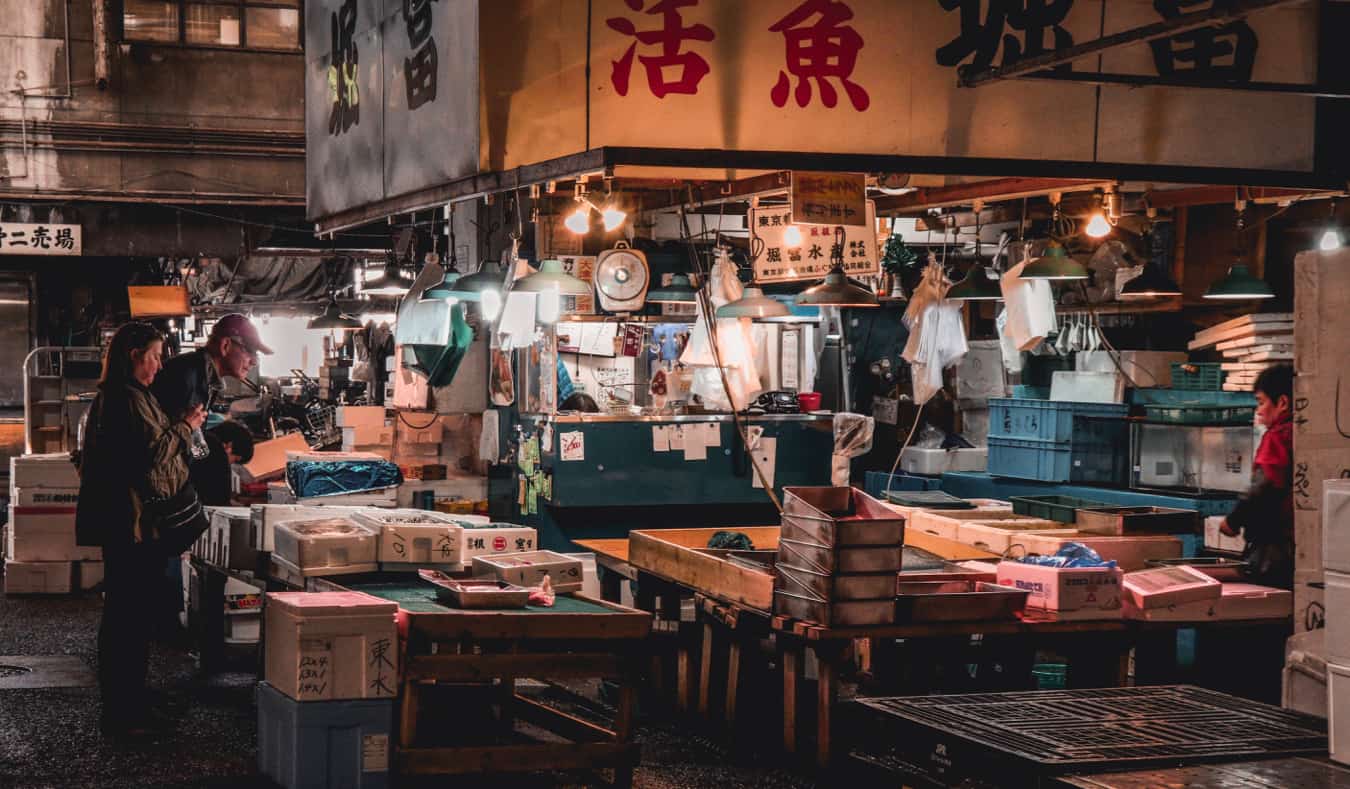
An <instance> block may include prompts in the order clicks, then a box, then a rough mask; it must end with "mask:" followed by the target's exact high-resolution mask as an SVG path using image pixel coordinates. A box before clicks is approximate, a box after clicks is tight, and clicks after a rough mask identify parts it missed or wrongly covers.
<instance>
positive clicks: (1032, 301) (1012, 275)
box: [1000, 256, 1056, 351]
mask: <svg viewBox="0 0 1350 789" xmlns="http://www.w3.org/2000/svg"><path fill="white" fill-rule="evenodd" d="M1024 257H1025V256H1024ZM1026 265H1027V263H1026V260H1025V259H1024V260H1023V261H1022V262H1021V263H1018V264H1017V265H1015V266H1013V267H1012V268H1010V269H1008V272H1007V273H1006V274H1004V275H1003V278H1002V280H1001V281H1000V284H1001V287H1002V290H1003V303H1004V305H1005V306H1006V308H1007V313H1008V318H1007V321H1006V324H1005V326H1004V332H1006V334H1007V335H1008V336H1009V337H1010V338H1011V339H1012V343H1013V345H1015V346H1016V347H1017V349H1018V350H1019V351H1029V350H1031V349H1032V348H1035V347H1036V346H1037V345H1040V344H1041V342H1042V341H1043V340H1045V338H1046V337H1047V336H1049V335H1050V334H1053V333H1054V331H1055V325H1056V324H1055V294H1054V291H1052V290H1051V289H1050V283H1049V282H1047V281H1045V280H1039V279H1022V269H1024V268H1026Z"/></svg>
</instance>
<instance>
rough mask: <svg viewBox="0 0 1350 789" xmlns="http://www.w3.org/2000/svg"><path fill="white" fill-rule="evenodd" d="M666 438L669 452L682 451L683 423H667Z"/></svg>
mask: <svg viewBox="0 0 1350 789" xmlns="http://www.w3.org/2000/svg"><path fill="white" fill-rule="evenodd" d="M666 440H667V441H668V442H670V451H671V452H683V451H684V425H667V426H666Z"/></svg>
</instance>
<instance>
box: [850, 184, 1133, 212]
mask: <svg viewBox="0 0 1350 789" xmlns="http://www.w3.org/2000/svg"><path fill="white" fill-rule="evenodd" d="M1110 183H1112V182H1111V181H1089V180H1083V179H1077V178H993V179H990V180H987V181H974V182H972V183H965V184H953V185H951V186H932V187H920V188H918V189H915V190H914V191H912V192H909V193H907V194H902V195H895V196H888V197H878V198H877V199H876V201H875V202H876V204H877V213H878V214H888V213H913V212H916V211H926V210H928V209H930V208H949V207H951V206H958V205H970V204H971V203H973V202H974V201H976V200H979V201H982V202H997V201H1002V200H1019V199H1021V198H1023V197H1041V196H1043V195H1048V194H1052V193H1055V192H1060V193H1064V192H1086V191H1091V190H1092V189H1095V188H1098V187H1103V186H1106V185H1108V184H1110Z"/></svg>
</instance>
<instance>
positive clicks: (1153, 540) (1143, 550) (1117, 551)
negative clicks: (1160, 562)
mask: <svg viewBox="0 0 1350 789" xmlns="http://www.w3.org/2000/svg"><path fill="white" fill-rule="evenodd" d="M1018 542H1020V543H1021V544H1022V547H1023V548H1025V549H1026V552H1027V553H1028V554H1039V555H1041V556H1052V555H1054V554H1056V553H1058V552H1059V549H1060V548H1062V547H1064V545H1066V544H1067V543H1071V542H1077V543H1082V544H1083V545H1086V546H1087V547H1089V548H1091V549H1092V550H1094V551H1096V552H1097V555H1098V556H1100V557H1102V558H1103V559H1105V560H1107V561H1114V562H1115V563H1116V566H1117V567H1119V568H1120V569H1122V570H1124V571H1125V572H1127V573H1128V572H1133V571H1135V570H1142V569H1144V568H1145V567H1147V566H1148V563H1149V561H1150V560H1151V559H1179V558H1181V540H1179V539H1177V538H1176V537H1168V536H1165V535H1153V534H1149V535H1144V534H1140V535H1135V536H1129V537H1104V536H1102V535H1100V534H1088V533H1086V532H1077V533H1074V534H1034V533H1028V534H1024V535H1022V536H1021V537H1019V538H1018Z"/></svg>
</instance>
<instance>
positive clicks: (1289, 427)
mask: <svg viewBox="0 0 1350 789" xmlns="http://www.w3.org/2000/svg"><path fill="white" fill-rule="evenodd" d="M1252 463H1253V465H1255V466H1256V467H1257V468H1259V469H1260V470H1261V474H1262V475H1263V476H1264V477H1265V478H1266V481H1267V482H1269V483H1270V484H1272V485H1274V486H1276V487H1279V488H1289V487H1291V486H1292V485H1293V479H1294V423H1293V421H1291V420H1289V419H1285V420H1284V421H1283V422H1280V423H1278V424H1276V425H1275V426H1274V427H1272V428H1270V429H1269V430H1267V431H1266V434H1265V435H1264V436H1262V437H1261V446H1259V447H1257V448H1256V457H1255V458H1254V459H1253V460H1252Z"/></svg>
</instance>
